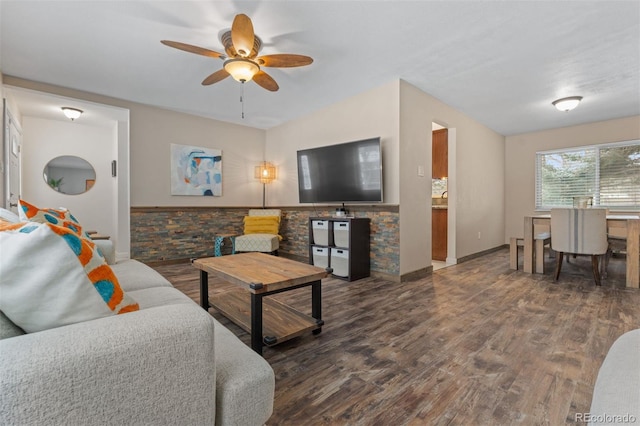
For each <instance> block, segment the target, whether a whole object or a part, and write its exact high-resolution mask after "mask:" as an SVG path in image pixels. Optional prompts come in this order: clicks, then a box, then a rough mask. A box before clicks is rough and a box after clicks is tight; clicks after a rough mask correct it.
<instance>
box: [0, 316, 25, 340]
mask: <svg viewBox="0 0 640 426" xmlns="http://www.w3.org/2000/svg"><path fill="white" fill-rule="evenodd" d="M23 334H24V330H22V329H21V328H20V327H18V326H17V325H15V324H14V323H13V321H11V320H10V319H9V318H7V316H6V315H5V314H3V313H2V311H0V340H2V339H8V338H9V337H16V336H21V335H23Z"/></svg>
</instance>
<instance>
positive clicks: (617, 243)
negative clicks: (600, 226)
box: [604, 228, 627, 275]
mask: <svg viewBox="0 0 640 426" xmlns="http://www.w3.org/2000/svg"><path fill="white" fill-rule="evenodd" d="M607 240H608V241H609V248H608V249H607V254H606V255H605V262H604V275H606V274H607V270H608V268H609V260H610V259H611V257H612V256H613V255H614V253H625V255H626V252H627V235H626V230H624V233H620V231H619V230H616V229H615V228H614V229H609V230H608V231H607Z"/></svg>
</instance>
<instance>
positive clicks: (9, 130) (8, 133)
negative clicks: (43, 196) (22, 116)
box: [3, 101, 22, 214]
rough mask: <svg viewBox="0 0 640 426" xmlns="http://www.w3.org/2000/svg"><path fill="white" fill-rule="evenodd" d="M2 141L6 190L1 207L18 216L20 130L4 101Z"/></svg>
mask: <svg viewBox="0 0 640 426" xmlns="http://www.w3.org/2000/svg"><path fill="white" fill-rule="evenodd" d="M4 123H5V124H4V132H5V133H4V140H5V143H6V147H5V152H4V157H5V158H6V162H5V164H7V173H6V175H5V180H6V184H5V185H6V188H5V191H4V194H5V199H4V201H3V206H4V207H5V208H6V209H7V210H11V211H12V212H14V213H15V214H18V200H19V199H20V194H21V190H20V165H21V162H20V153H21V151H22V130H21V129H20V124H19V123H18V122H17V121H16V120H15V119H14V118H13V115H12V114H11V111H9V107H8V105H7V102H6V101H4Z"/></svg>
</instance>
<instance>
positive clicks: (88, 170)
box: [42, 155, 96, 195]
mask: <svg viewBox="0 0 640 426" xmlns="http://www.w3.org/2000/svg"><path fill="white" fill-rule="evenodd" d="M42 176H43V177H44V181H45V183H46V184H47V185H49V187H50V188H52V189H53V190H54V191H58V192H60V193H62V194H69V195H77V194H82V193H84V192H87V191H88V190H90V189H91V188H92V187H93V184H94V183H95V182H96V171H95V170H94V169H93V166H92V165H91V164H90V163H89V162H88V161H87V160H84V159H82V158H80V157H76V156H73V155H62V156H60V157H56V158H54V159H53V160H51V161H49V162H48V163H47V165H46V166H45V167H44V172H43V173H42Z"/></svg>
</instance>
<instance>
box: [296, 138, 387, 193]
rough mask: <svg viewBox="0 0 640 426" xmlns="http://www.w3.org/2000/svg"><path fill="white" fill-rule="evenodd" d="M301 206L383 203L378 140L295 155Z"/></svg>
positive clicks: (349, 143) (365, 140)
mask: <svg viewBox="0 0 640 426" xmlns="http://www.w3.org/2000/svg"><path fill="white" fill-rule="evenodd" d="M298 194H299V197H300V202H301V203H331V202H339V203H346V202H350V203H353V202H382V152H381V150H380V138H379V137H378V138H372V139H364V140H360V141H355V142H347V143H341V144H337V145H329V146H322V147H319V148H311V149H304V150H301V151H298Z"/></svg>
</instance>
